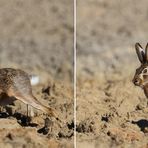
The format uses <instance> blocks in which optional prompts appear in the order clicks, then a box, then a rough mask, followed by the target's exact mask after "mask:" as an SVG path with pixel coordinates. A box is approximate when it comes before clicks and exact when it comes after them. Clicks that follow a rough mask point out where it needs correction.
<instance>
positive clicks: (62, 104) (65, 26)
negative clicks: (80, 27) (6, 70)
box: [0, 0, 73, 148]
mask: <svg viewBox="0 0 148 148" xmlns="http://www.w3.org/2000/svg"><path fill="white" fill-rule="evenodd" d="M0 7H1V9H0V30H1V33H0V67H1V68H3V67H11V68H20V69H22V70H25V71H26V72H28V73H29V74H35V75H38V76H39V79H40V83H39V84H38V85H37V86H34V87H33V93H34V95H35V96H36V97H37V98H38V100H39V101H40V102H42V103H43V104H45V105H47V106H50V107H53V108H55V109H56V110H57V112H58V115H59V118H60V119H61V120H62V121H61V122H60V121H57V120H55V119H50V118H49V123H50V124H49V129H45V128H44V124H45V123H44V120H45V119H46V116H45V115H44V114H43V113H42V112H40V111H38V110H35V109H34V112H35V116H34V117H32V119H28V120H31V121H30V123H29V124H26V120H27V118H26V105H24V104H23V103H21V102H20V101H16V102H14V104H11V105H7V106H6V107H4V108H3V109H1V110H2V111H1V113H0V147H2V148H17V147H19V148H20V147H24V148H34V147H36V148H40V147H41V148H44V147H45V148H48V147H50V148H52V147H53V148H60V147H64V148H65V147H66V148H70V147H73V83H72V78H73V72H72V71H73V70H72V69H73V67H72V61H73V2H71V1H69V0H60V1H58V0H42V1H41V0H26V1H22V0H21V1H20V0H9V1H5V0H0ZM5 97H7V96H1V97H0V98H1V99H5Z"/></svg>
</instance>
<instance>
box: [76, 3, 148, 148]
mask: <svg viewBox="0 0 148 148" xmlns="http://www.w3.org/2000/svg"><path fill="white" fill-rule="evenodd" d="M147 4H148V2H147V1H146V0H142V1H138V0H135V1H132V0H124V1H120V0H111V1H107V0H86V1H78V2H77V147H78V148H82V147H85V148H121V147H122V148H147V147H148V104H147V98H146V97H145V95H144V93H143V91H142V90H141V88H138V87H135V86H134V85H133V84H132V79H133V76H134V73H135V69H136V68H137V67H138V66H140V63H139V61H138V59H137V57H136V53H135V49H134V44H135V42H140V43H141V44H142V45H143V46H145V45H146V43H147V39H148V33H147V32H148V21H147V19H148V16H147V11H148V8H147Z"/></svg>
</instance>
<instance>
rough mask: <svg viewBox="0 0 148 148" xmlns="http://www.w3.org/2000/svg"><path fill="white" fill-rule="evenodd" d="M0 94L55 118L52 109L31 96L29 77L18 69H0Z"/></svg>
mask: <svg viewBox="0 0 148 148" xmlns="http://www.w3.org/2000/svg"><path fill="white" fill-rule="evenodd" d="M0 93H6V94H7V95H8V96H10V97H15V98H16V99H18V100H20V101H22V102H23V103H25V104H28V105H31V106H33V107H35V108H36V109H39V110H42V111H43V112H45V113H47V114H48V115H50V116H53V117H56V114H55V110H54V109H52V108H49V107H47V106H45V105H43V104H41V103H40V102H39V101H38V100H37V99H36V98H35V97H34V96H33V94H32V88H31V83H30V78H29V75H28V74H27V73H26V72H24V71H22V70H20V69H12V68H3V69H0Z"/></svg>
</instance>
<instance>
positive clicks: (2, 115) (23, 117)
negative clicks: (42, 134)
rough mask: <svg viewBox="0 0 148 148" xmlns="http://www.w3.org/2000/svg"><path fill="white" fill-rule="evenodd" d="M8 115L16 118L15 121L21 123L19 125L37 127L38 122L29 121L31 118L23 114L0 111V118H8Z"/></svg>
mask: <svg viewBox="0 0 148 148" xmlns="http://www.w3.org/2000/svg"><path fill="white" fill-rule="evenodd" d="M9 117H13V118H16V119H17V122H18V123H19V124H20V125H21V126H31V127H37V126H38V124H37V123H31V118H30V117H28V116H26V115H23V114H21V113H18V112H16V113H14V114H11V113H9V112H7V111H6V112H0V118H9Z"/></svg>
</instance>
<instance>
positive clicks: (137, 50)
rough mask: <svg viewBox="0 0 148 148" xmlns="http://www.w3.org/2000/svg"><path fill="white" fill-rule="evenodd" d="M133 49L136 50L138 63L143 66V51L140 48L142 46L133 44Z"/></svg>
mask: <svg viewBox="0 0 148 148" xmlns="http://www.w3.org/2000/svg"><path fill="white" fill-rule="evenodd" d="M135 49H136V53H137V56H138V59H139V61H140V62H141V63H142V64H144V63H145V61H146V60H145V59H146V58H145V53H144V50H143V48H142V46H141V45H140V44H139V43H136V44H135Z"/></svg>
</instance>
